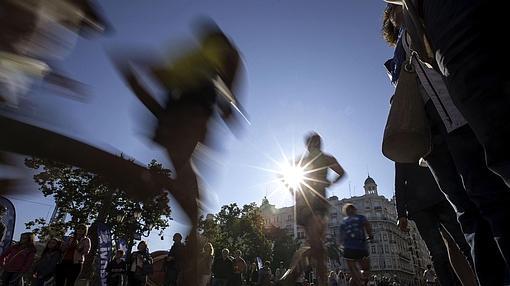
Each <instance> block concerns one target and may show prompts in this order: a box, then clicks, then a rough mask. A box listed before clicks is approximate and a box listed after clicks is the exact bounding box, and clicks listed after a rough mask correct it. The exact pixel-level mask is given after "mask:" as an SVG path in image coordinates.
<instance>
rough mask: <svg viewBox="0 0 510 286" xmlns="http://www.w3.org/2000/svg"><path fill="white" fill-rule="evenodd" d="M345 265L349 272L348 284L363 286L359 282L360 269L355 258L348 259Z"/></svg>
mask: <svg viewBox="0 0 510 286" xmlns="http://www.w3.org/2000/svg"><path fill="white" fill-rule="evenodd" d="M347 266H348V267H349V271H350V272H351V281H350V285H354V286H363V284H361V273H360V269H359V268H358V262H357V261H356V260H351V259H348V260H347Z"/></svg>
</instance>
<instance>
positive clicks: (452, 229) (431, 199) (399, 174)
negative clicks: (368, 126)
mask: <svg viewBox="0 0 510 286" xmlns="http://www.w3.org/2000/svg"><path fill="white" fill-rule="evenodd" d="M395 201H396V205H397V215H398V223H397V224H398V226H399V227H400V230H401V231H404V232H407V231H408V221H407V219H408V218H409V219H411V220H413V221H414V222H415V223H416V227H417V228H418V231H419V233H420V236H421V237H422V238H423V240H424V241H425V244H426V245H427V248H428V250H429V252H430V256H431V259H432V263H433V264H434V268H435V269H437V270H438V278H439V280H440V282H441V284H442V285H453V284H456V283H459V280H458V279H457V276H456V275H455V272H454V270H453V268H452V263H451V262H450V261H449V259H448V250H447V246H446V245H445V241H444V240H443V237H442V236H447V235H448V236H450V237H451V238H452V239H453V240H454V241H455V243H456V244H457V245H458V247H459V249H460V250H461V251H462V252H463V254H464V255H465V257H464V260H468V261H471V255H470V252H471V248H470V247H469V245H468V243H467V241H466V239H465V238H464V234H463V233H462V229H461V228H460V225H459V223H458V222H457V215H456V214H455V210H454V209H453V207H452V206H451V204H450V203H449V202H448V201H447V200H446V197H445V196H444V194H443V193H441V190H440V189H439V187H438V185H437V183H436V181H435V179H434V176H433V175H432V173H431V172H430V170H429V169H428V168H423V167H420V166H419V165H418V163H414V164H413V163H395ZM445 230H446V231H445ZM463 265H466V267H467V268H470V267H469V263H467V262H465V263H463ZM467 271H471V269H466V270H463V271H462V272H463V273H466V272H467ZM471 272H472V271H471ZM471 276H473V277H474V275H471ZM473 284H475V281H472V284H471V285H473Z"/></svg>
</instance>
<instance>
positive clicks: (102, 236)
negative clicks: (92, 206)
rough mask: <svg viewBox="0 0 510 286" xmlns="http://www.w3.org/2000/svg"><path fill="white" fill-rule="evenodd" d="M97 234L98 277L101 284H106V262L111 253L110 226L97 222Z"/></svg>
mask: <svg viewBox="0 0 510 286" xmlns="http://www.w3.org/2000/svg"><path fill="white" fill-rule="evenodd" d="M97 236H98V250H99V260H98V267H97V269H99V277H100V279H101V286H106V285H107V284H106V282H107V281H106V278H107V273H106V266H107V265H108V262H109V261H110V260H111V254H112V234H111V232H110V228H109V227H108V226H107V225H106V224H104V223H101V222H98V223H97Z"/></svg>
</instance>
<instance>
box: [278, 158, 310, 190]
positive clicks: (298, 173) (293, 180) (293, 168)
mask: <svg viewBox="0 0 510 286" xmlns="http://www.w3.org/2000/svg"><path fill="white" fill-rule="evenodd" d="M281 175H282V180H283V183H284V184H285V185H287V186H288V187H289V188H292V189H295V190H296V189H299V187H300V186H301V184H303V183H304V181H305V170H304V169H303V167H302V166H299V165H292V164H286V165H284V166H282V170H281Z"/></svg>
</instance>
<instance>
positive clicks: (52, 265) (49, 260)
mask: <svg viewBox="0 0 510 286" xmlns="http://www.w3.org/2000/svg"><path fill="white" fill-rule="evenodd" d="M61 258H62V252H60V250H56V251H48V252H47V253H44V254H43V255H42V256H41V258H40V259H39V261H38V262H37V263H36V265H35V267H34V273H37V277H38V279H39V278H40V279H44V280H48V279H49V278H50V277H51V276H53V275H54V274H55V270H56V269H57V264H58V263H59V262H60V260H61Z"/></svg>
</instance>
